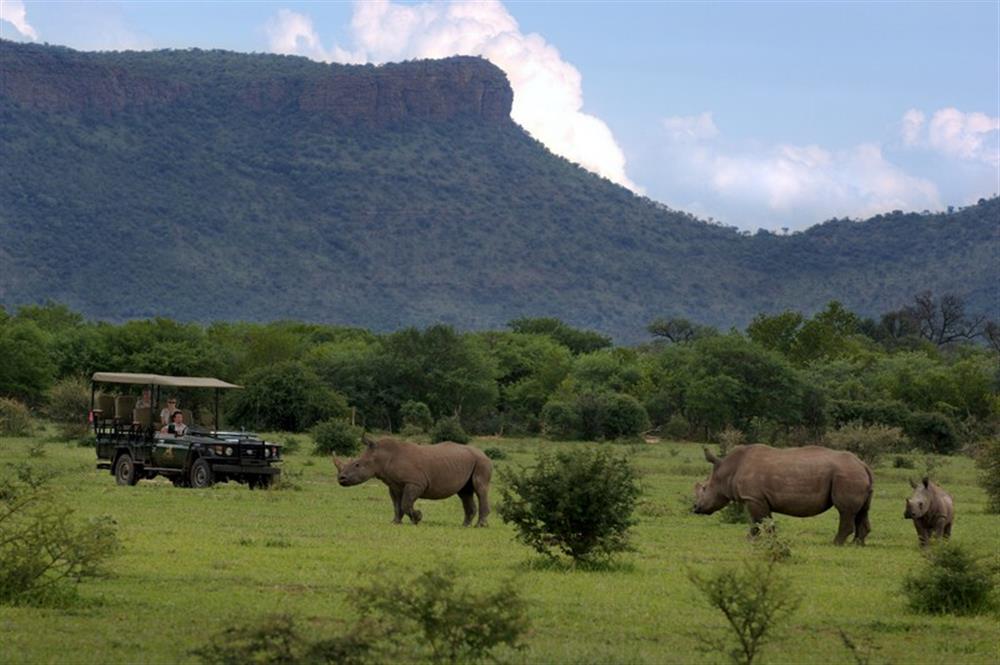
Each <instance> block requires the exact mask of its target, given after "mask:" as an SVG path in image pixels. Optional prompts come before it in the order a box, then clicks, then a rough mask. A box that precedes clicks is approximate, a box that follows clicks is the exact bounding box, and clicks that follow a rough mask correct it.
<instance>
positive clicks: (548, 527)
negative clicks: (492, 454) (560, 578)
mask: <svg viewBox="0 0 1000 665" xmlns="http://www.w3.org/2000/svg"><path fill="white" fill-rule="evenodd" d="M501 478H503V479H504V484H503V486H502V488H501V494H502V498H503V501H502V503H501V504H500V506H499V508H498V512H499V513H500V517H501V518H503V520H504V521H505V522H510V523H512V524H513V525H514V527H515V528H516V529H517V533H518V539H519V540H521V541H522V542H523V543H525V544H526V545H528V546H530V547H532V548H534V549H535V550H536V551H538V552H539V553H541V554H544V555H546V556H548V557H550V558H557V557H558V555H559V554H560V553H562V554H565V555H567V556H569V557H571V558H572V559H573V560H575V561H592V560H600V559H606V558H609V557H611V556H613V555H614V554H616V553H618V552H622V551H627V550H629V549H631V547H630V546H629V542H628V535H629V528H630V527H631V526H632V525H633V524H635V520H634V519H633V517H632V512H633V511H634V510H635V505H636V500H637V499H638V497H639V493H640V490H639V485H638V482H637V480H636V473H635V470H634V469H633V468H632V466H631V465H630V464H629V463H628V461H627V460H626V459H623V458H618V457H615V456H612V455H611V453H610V452H608V451H604V450H598V449H578V450H568V451H562V452H558V453H556V454H554V455H553V454H548V453H544V452H543V453H542V454H540V455H539V456H538V458H537V461H536V463H535V466H534V467H530V468H527V469H521V470H514V469H504V470H503V471H502V472H501Z"/></svg>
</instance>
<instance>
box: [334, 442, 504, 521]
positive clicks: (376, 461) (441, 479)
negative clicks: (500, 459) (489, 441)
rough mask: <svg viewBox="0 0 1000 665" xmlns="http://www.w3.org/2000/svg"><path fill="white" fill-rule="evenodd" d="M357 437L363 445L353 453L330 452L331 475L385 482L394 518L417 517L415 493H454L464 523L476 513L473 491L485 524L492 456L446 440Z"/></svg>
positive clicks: (345, 481) (350, 481) (351, 481)
mask: <svg viewBox="0 0 1000 665" xmlns="http://www.w3.org/2000/svg"><path fill="white" fill-rule="evenodd" d="M362 440H363V441H364V444H365V449H364V451H363V452H362V453H361V455H360V456H359V457H358V458H356V459H353V460H340V459H338V458H336V457H334V458H333V463H334V464H335V465H336V466H337V471H338V472H339V473H338V475H337V481H338V482H339V483H340V484H341V485H343V486H344V487H348V486H350V485H359V484H361V483H363V482H365V481H366V480H368V479H370V478H371V477H372V476H374V477H375V478H378V479H379V480H381V481H382V482H383V483H385V484H386V485H388V486H389V495H390V496H391V497H392V505H393V508H394V509H395V511H396V513H395V516H394V518H393V520H392V521H393V523H394V524H399V523H400V522H402V521H403V515H409V516H410V520H411V521H412V522H413V523H414V524H418V523H419V522H420V518H421V517H422V515H421V513H420V511H419V510H416V509H414V507H413V502H414V501H416V500H417V499H447V498H448V497H450V496H453V495H455V494H457V495H458V496H459V497H460V498H461V499H462V506H463V507H464V508H465V526H469V524H471V523H472V518H473V517H474V516H475V513H476V502H475V501H474V500H473V498H472V495H473V494H475V495H476V497H477V498H478V499H479V522H478V523H477V524H476V526H486V516H487V515H489V514H490V501H489V491H490V476H491V475H492V474H493V462H491V461H490V458H489V457H487V456H486V455H485V454H484V453H483V452H482V451H481V450H479V449H477V448H473V447H471V446H465V445H462V444H459V443H451V442H445V443H436V444H434V445H432V446H418V445H417V444H415V443H407V442H405V441H397V440H395V439H391V438H383V439H379V440H378V441H376V440H375V439H372V438H371V437H369V436H368V435H367V434H365V435H364V436H363V437H362Z"/></svg>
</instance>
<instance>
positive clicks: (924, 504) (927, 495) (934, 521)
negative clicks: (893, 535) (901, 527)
mask: <svg viewBox="0 0 1000 665" xmlns="http://www.w3.org/2000/svg"><path fill="white" fill-rule="evenodd" d="M910 487H912V488H913V496H911V497H910V498H909V499H907V500H906V510H904V511H903V517H904V518H905V519H908V520H913V526H914V527H916V529H917V538H918V539H919V540H920V546H921V547H925V546H926V545H927V543H929V542H930V539H931V536H937V537H938V538H950V537H951V524H952V522H954V521H955V502H954V501H952V498H951V495H950V494H948V493H947V492H945V491H944V489H943V488H942V487H941V486H940V485H937V484H935V483H932V482H931V480H930V478H924V480H923V482H922V483H920V484H918V483H915V482H913V481H912V480H911V481H910Z"/></svg>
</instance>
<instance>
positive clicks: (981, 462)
mask: <svg viewBox="0 0 1000 665" xmlns="http://www.w3.org/2000/svg"><path fill="white" fill-rule="evenodd" d="M976 466H978V467H979V485H980V486H981V487H982V488H983V489H984V490H986V497H987V502H986V510H988V511H989V512H991V513H1000V437H994V438H992V439H987V440H986V441H983V442H982V443H980V444H979V446H977V448H976Z"/></svg>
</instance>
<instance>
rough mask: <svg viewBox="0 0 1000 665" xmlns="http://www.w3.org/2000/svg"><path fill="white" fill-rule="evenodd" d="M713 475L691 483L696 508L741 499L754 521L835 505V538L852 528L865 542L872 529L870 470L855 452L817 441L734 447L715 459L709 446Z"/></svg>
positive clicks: (809, 512) (837, 540) (753, 530)
mask: <svg viewBox="0 0 1000 665" xmlns="http://www.w3.org/2000/svg"><path fill="white" fill-rule="evenodd" d="M705 459H707V460H708V461H709V462H711V463H712V466H713V469H712V474H711V475H710V476H709V478H708V481H707V482H705V483H697V484H696V485H695V505H694V512H696V513H698V514H702V515H707V514H711V513H714V512H715V511H717V510H719V509H720V508H722V507H723V506H725V505H726V504H727V503H729V502H730V501H740V502H742V503H743V504H744V505H745V506H746V507H747V510H748V511H749V512H750V517H751V518H752V519H753V522H754V526H753V527H752V528H751V534H754V533H756V531H757V527H756V524H757V523H758V522H760V521H761V520H763V519H765V518H767V517H770V516H771V513H772V512H774V513H780V514H782V515H792V516H794V517H812V516H813V515H819V514H820V513H822V512H825V511H827V510H829V509H830V508H831V507H836V509H837V511H838V512H839V513H840V528H839V529H838V530H837V536H836V537H835V538H834V539H833V542H834V543H835V544H837V545H843V544H844V541H845V540H847V536H849V535H850V534H851V531H852V530H853V531H854V542H855V543H857V544H859V545H863V544H864V542H865V537H866V536H867V535H868V533H869V532H870V531H871V523H870V522H869V521H868V509H869V507H870V506H871V501H872V488H873V478H872V472H871V469H869V468H868V465H866V464H865V463H864V462H862V461H861V460H859V459H858V458H857V457H856V456H855V455H854V454H853V453H849V452H845V451H837V450H830V449H829V448H822V447H820V446H805V447H802V448H782V449H778V448H771V447H770V446H764V445H759V444H755V445H750V446H737V447H736V448H734V449H733V450H732V451H731V452H730V453H729V454H728V455H726V457H725V458H723V459H719V458H718V457H716V456H715V455H713V454H712V453H711V452H710V451H709V450H708V449H707V448H706V449H705Z"/></svg>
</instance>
